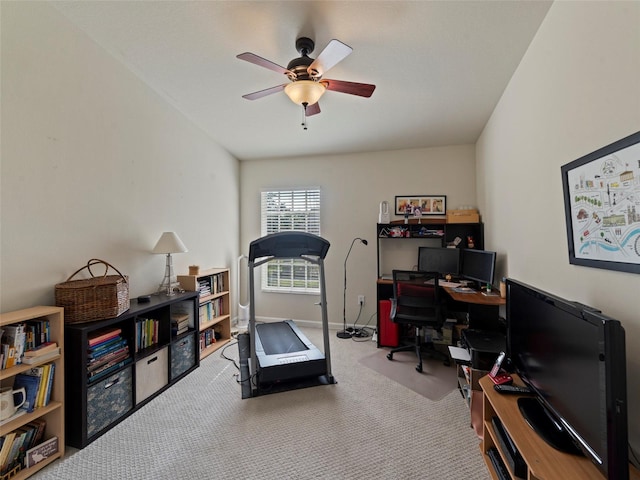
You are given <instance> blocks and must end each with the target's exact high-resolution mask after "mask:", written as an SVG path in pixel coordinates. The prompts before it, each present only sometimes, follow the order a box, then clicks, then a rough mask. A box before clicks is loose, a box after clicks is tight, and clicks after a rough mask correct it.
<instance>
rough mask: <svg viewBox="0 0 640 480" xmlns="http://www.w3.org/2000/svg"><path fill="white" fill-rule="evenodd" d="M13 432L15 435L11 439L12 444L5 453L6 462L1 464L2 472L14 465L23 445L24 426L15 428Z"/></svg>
mask: <svg viewBox="0 0 640 480" xmlns="http://www.w3.org/2000/svg"><path fill="white" fill-rule="evenodd" d="M14 433H15V434H16V435H15V437H14V439H13V444H12V445H11V449H10V450H9V454H8V455H7V460H6V463H5V464H3V466H2V474H5V473H7V472H8V471H10V470H12V469H13V468H14V467H15V466H16V464H17V462H18V458H19V456H20V450H21V449H22V448H23V445H24V440H25V436H26V434H27V430H26V429H24V428H17V429H16V430H14Z"/></svg>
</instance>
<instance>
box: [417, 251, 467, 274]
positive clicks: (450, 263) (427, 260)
mask: <svg viewBox="0 0 640 480" xmlns="http://www.w3.org/2000/svg"><path fill="white" fill-rule="evenodd" d="M418 270H420V271H424V272H438V273H440V274H441V275H442V276H443V277H444V276H445V275H447V274H450V275H453V276H457V275H458V274H459V273H460V249H459V248H444V247H419V248H418Z"/></svg>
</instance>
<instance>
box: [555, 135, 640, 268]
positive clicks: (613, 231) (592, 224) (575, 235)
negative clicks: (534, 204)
mask: <svg viewBox="0 0 640 480" xmlns="http://www.w3.org/2000/svg"><path fill="white" fill-rule="evenodd" d="M639 159H640V132H636V133H634V134H632V135H629V136H627V137H625V138H623V139H621V140H618V141H616V142H614V143H612V144H610V145H607V146H605V147H602V148H600V149H598V150H596V151H595V152H592V153H590V154H588V155H585V156H583V157H580V158H578V159H577V160H574V161H572V162H570V163H567V164H566V165H563V166H562V167H561V172H562V187H563V193H564V208H565V219H566V226H567V241H568V248H569V263H571V264H574V265H582V266H585V267H593V268H604V269H607V270H617V271H622V272H632V273H640V256H639V255H638V252H640V229H639V228H638V222H640V202H639V201H638V198H640V184H638V181H637V179H638V178H640V160H639Z"/></svg>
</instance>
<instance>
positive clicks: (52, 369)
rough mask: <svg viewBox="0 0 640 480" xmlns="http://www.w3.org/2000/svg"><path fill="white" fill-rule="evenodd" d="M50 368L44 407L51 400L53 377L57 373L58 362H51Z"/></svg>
mask: <svg viewBox="0 0 640 480" xmlns="http://www.w3.org/2000/svg"><path fill="white" fill-rule="evenodd" d="M49 368H50V370H49V375H48V377H47V385H46V389H45V392H44V401H43V403H42V406H43V407H44V406H46V405H49V402H50V401H51V390H53V377H54V375H55V373H56V364H55V363H50V364H49Z"/></svg>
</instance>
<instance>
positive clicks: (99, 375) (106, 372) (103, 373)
mask: <svg viewBox="0 0 640 480" xmlns="http://www.w3.org/2000/svg"><path fill="white" fill-rule="evenodd" d="M130 362H131V358H127V359H125V360H122V361H121V362H118V363H116V364H115V365H111V366H110V367H109V368H107V369H105V370H102V371H101V372H99V373H96V372H93V375H92V376H91V378H89V383H91V384H93V383H95V382H96V381H98V380H100V379H102V378H104V377H106V376H107V375H109V374H110V373H113V372H115V371H116V370H118V369H119V368H120V367H124V366H125V365H127V364H128V363H130Z"/></svg>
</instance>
